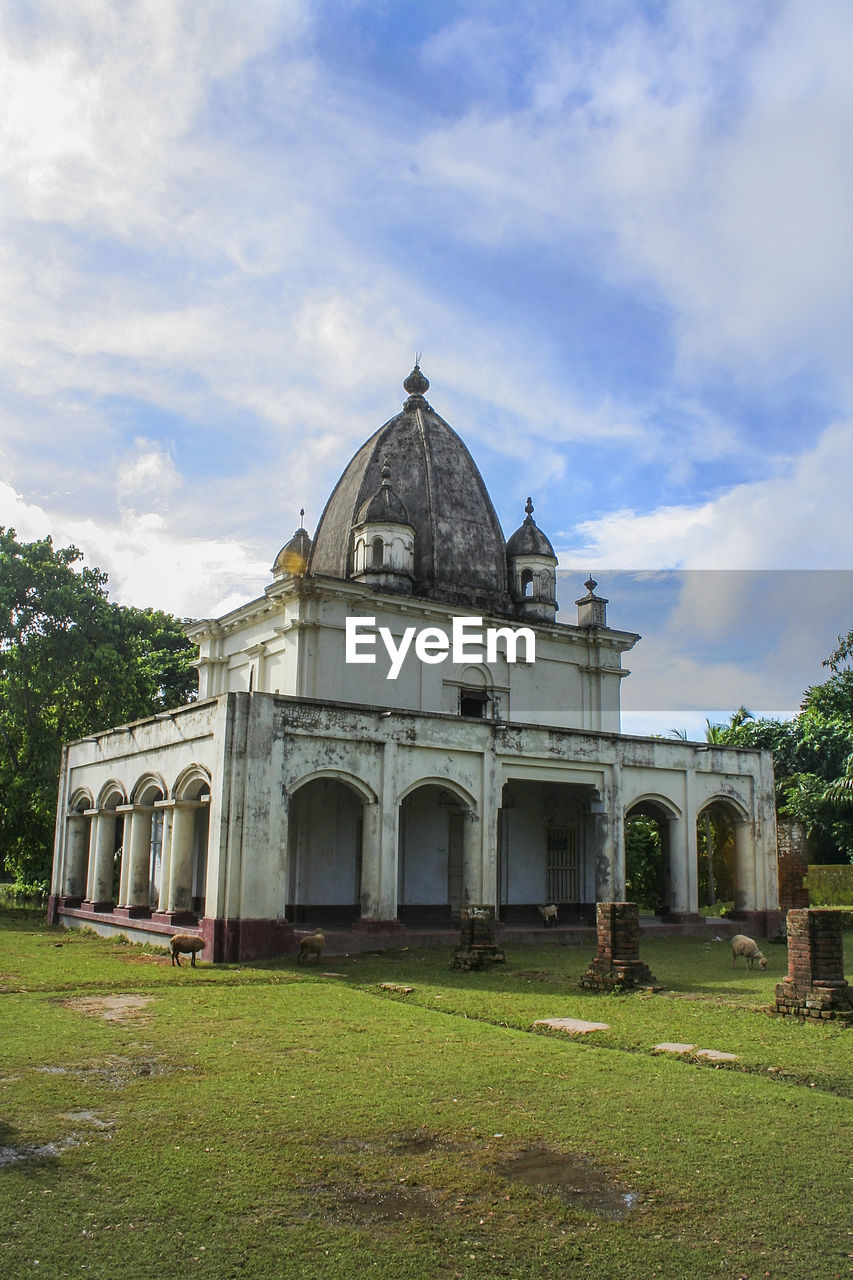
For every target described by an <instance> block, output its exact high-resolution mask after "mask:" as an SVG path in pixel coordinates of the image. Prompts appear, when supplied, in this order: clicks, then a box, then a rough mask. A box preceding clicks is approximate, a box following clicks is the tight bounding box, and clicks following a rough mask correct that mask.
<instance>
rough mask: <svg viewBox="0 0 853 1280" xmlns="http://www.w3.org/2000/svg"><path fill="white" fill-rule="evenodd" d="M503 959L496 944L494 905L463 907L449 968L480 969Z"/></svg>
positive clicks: (501, 961)
mask: <svg viewBox="0 0 853 1280" xmlns="http://www.w3.org/2000/svg"><path fill="white" fill-rule="evenodd" d="M505 959H506V957H505V956H504V953H503V951H501V949H500V947H499V946H498V945H497V940H496V921H495V909H494V907H463V908H462V918H461V928H460V938H459V946H458V947H457V948H456V950H455V951H454V953H453V960H452V961H451V964H450V967H451V969H462V970H468V969H482V967H483V965H484V964H487V963H488V964H503V962H504V960H505Z"/></svg>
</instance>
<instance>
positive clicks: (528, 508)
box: [524, 498, 533, 520]
mask: <svg viewBox="0 0 853 1280" xmlns="http://www.w3.org/2000/svg"><path fill="white" fill-rule="evenodd" d="M524 510H525V511H526V512H527V519H528V520H532V519H533V499H532V498H528V499H527V501H526V502H525V504H524Z"/></svg>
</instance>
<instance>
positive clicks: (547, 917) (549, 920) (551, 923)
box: [539, 902, 557, 929]
mask: <svg viewBox="0 0 853 1280" xmlns="http://www.w3.org/2000/svg"><path fill="white" fill-rule="evenodd" d="M539 914H540V916H541V917H542V919H543V920H544V921H545V928H546V929H553V928H554V927H555V925H556V923H557V907H556V905H555V904H554V903H553V902H552V903H551V905H550V906H548V907H540V908H539Z"/></svg>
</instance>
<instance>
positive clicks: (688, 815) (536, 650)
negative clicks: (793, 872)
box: [50, 366, 778, 960]
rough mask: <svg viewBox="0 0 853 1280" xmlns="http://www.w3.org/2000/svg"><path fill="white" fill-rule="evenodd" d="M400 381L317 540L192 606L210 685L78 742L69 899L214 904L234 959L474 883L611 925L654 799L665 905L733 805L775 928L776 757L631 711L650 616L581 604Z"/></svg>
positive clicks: (417, 916) (732, 816) (161, 911)
mask: <svg viewBox="0 0 853 1280" xmlns="http://www.w3.org/2000/svg"><path fill="white" fill-rule="evenodd" d="M403 385H404V389H405V391H406V393H407V395H406V399H405V402H404V405H403V408H402V411H401V412H400V413H399V414H397V415H396V416H395V417H394V418H392V419H391V420H390V421H389V422H387V423H385V425H384V426H382V427H381V428H380V429H379V430H378V431H377V432H375V433H374V434H373V435H372V436H371V437H370V439H368V440H367V441H366V443H365V444H364V445H363V446H362V447H361V449H359V451H358V452H357V453H356V455H355V456H354V458H353V459H352V460H351V461H350V463H349V464H348V466H347V467H346V468H345V470H344V472H343V474H342V475H341V478H340V480H339V481H338V484H337V485H336V487H335V489H334V491H333V493H332V495H331V497H330V498H329V500H328V502H327V504H326V507H325V510H324V512H323V514H322V516H321V519H320V521H319V524H318V526H317V529H316V531H315V534H314V537H313V538H311V537H310V536H309V534H308V532H307V530H306V529H305V528H303V527H301V526H300V528H299V529H298V530H297V531H296V532H295V534H294V535H293V537H292V538H290V540H289V541H288V542H287V543H286V544H285V546H284V547H282V549H281V551H280V552H279V554H278V556H277V557H276V559H275V563H274V565H273V568H272V571H271V581H270V583H269V585H268V586H267V588H266V590H265V591H264V594H263V595H262V596H261V597H260V598H259V599H255V600H252V601H250V602H248V603H247V604H246V605H244V606H242V607H241V608H239V609H235V610H233V611H232V612H230V613H228V614H226V615H225V616H223V617H220V618H216V619H207V620H204V621H201V622H198V623H196V624H195V625H194V626H192V627H191V628H190V630H189V635H190V637H191V639H193V640H194V641H195V642H196V644H197V645H198V649H199V657H198V667H199V699H198V701H197V702H194V703H192V704H191V705H189V706H187V707H183V708H180V709H178V710H176V711H172V712H169V713H166V714H162V715H158V716H155V717H151V718H150V719H147V720H143V721H139V722H137V723H135V724H131V725H124V726H120V727H118V728H115V729H111V730H108V731H106V732H104V733H99V734H95V735H92V736H91V737H89V738H86V739H83V740H82V741H78V742H73V743H69V744H68V745H67V746H66V748H65V750H64V754H63V761H62V773H61V779H60V790H59V804H58V810H57V825H56V845H55V859H54V873H53V884H52V893H51V900H50V916H51V919H53V920H59V921H62V922H63V923H65V924H66V925H69V926H73V925H83V924H85V925H87V926H89V927H93V928H96V929H97V930H98V931H99V932H101V933H105V934H109V933H113V932H121V933H124V934H126V935H127V936H129V937H136V938H139V939H140V940H148V941H163V939H164V935H166V936H167V935H168V934H169V933H170V932H173V931H175V930H177V929H179V928H180V929H182V930H186V929H188V928H189V929H193V928H195V929H197V930H198V931H199V932H201V933H203V934H204V936H205V938H206V939H207V940H208V943H209V948H208V950H207V951H206V953H205V954H206V955H207V956H208V957H209V958H211V957H212V958H213V959H216V960H236V959H251V958H256V957H261V956H265V955H276V954H284V953H287V952H288V951H290V950H291V949H292V948H293V946H294V945H295V944H294V938H293V931H294V927H296V928H304V927H307V926H314V925H322V926H324V927H326V928H330V927H331V928H337V929H343V930H348V931H351V945H350V948H348V949H355V948H356V947H357V945H358V940H359V938H362V939H368V938H369V939H370V942H369V945H371V946H375V945H377V938H383V939H385V941H384V942H383V944H382V945H393V944H394V940H398V941H399V942H400V945H404V939H405V938H406V937H407V936H414V931H419V930H428V929H430V928H433V929H434V928H440V927H443V926H447V925H450V924H451V923H452V922H453V921H454V920H455V919H458V916H459V912H460V909H461V907H462V906H463V905H466V904H485V905H494V906H495V908H496V910H497V913H498V916H499V918H500V919H502V920H504V921H506V922H507V923H512V922H514V921H515V922H524V921H528V922H532V921H534V920H537V919H538V906H539V905H540V904H545V903H556V904H558V906H559V908H560V916H561V920H564V921H571V920H575V921H578V922H583V921H591V920H592V918H593V917H594V911H595V903H596V902H598V901H612V900H618V899H622V898H624V896H625V891H626V884H625V876H626V868H625V824H626V822H627V821H629V820H630V819H631V818H632V817H636V816H639V815H642V816H644V817H648V818H650V819H653V820H654V821H655V822H656V824H657V827H658V829H659V831H660V833H661V838H660V843H661V849H662V860H661V869H660V890H659V902H658V903H657V908H658V910H659V913H660V914H661V915H662V916H666V917H667V918H669V919H670V920H671V921H686V922H690V921H691V920H694V919H695V918H696V913H697V911H698V907H699V899H700V867H699V855H698V844H697V819H698V818H699V816H700V815H701V814H702V813H703V812H708V811H709V810H710V809H711V808H712V807H713V808H714V809H715V810H716V811H720V810H721V809H722V810H723V811H724V812H725V813H726V815H727V817H728V820H729V822H730V826H731V829H732V832H733V838H732V839H733V867H732V872H731V876H732V886H733V895H734V903H735V907H736V909H737V910H738V911H739V912H740V914H741V918H742V919H744V920H747V921H749V922H750V924H751V926H752V927H754V928H757V929H759V930H760V929H761V928H762V927H763V926H765V925H766V922H767V920H768V913H770V915H773V914H774V913H776V912H777V910H778V887H777V857H776V828H775V806H774V794H773V772H772V762H771V758H770V756H769V754H768V753H764V752H758V751H751V750H744V749H738V748H726V747H718V746H709V745H707V744H697V743H685V742H680V741H670V740H661V739H655V738H640V737H630V736H626V735H622V734H621V733H620V713H619V706H620V685H621V681H622V680H623V679H624V678H625V676H626V675H627V674H628V672H627V671H626V670H625V668H624V667H623V665H622V657H623V654H625V653H627V652H628V651H630V650H631V649H632V647H633V646H634V645H635V644H636V642H637V641H638V639H639V637H638V636H637V635H636V634H634V633H630V632H625V631H619V630H614V629H612V628H610V627H609V626H608V625H607V601H606V600H605V599H604V598H603V597H601V596H599V595H598V594H596V588H597V584H596V583H595V582H594V581H593V580H592V579H589V580H588V581H587V582H586V583H585V584H584V586H585V592H581V593H580V594H579V595H578V597H577V599H576V600H575V601H574V605H573V613H572V621H571V622H567V621H564V620H563V615H558V602H557V596H556V587H557V575H556V570H557V558H556V556H555V554H554V550H553V547H552V545H551V543H550V541H549V539H548V538H547V536H546V535H545V534H544V533H543V532H542V530H540V529H539V528H538V526H537V524H536V522H535V520H534V514H533V504H532V502H531V501H530V500H529V499H528V502H527V506H526V508H525V515H524V519H523V521H522V523H521V524H520V526H519V528H518V529H517V530H516V531H515V532H514V533H513V534H512V535H511V536H510V537H509V539H506V540H505V538H504V535H503V532H502V530H501V526H500V523H499V521H498V518H497V515H496V513H495V510H494V507H493V505H492V502H491V500H490V498H489V494H488V491H487V490H486V486H485V484H484V482H483V479H482V477H481V475H480V473H479V471H478V469H477V467H476V465H475V463H474V461H473V459H472V457H471V455H470V453H469V452H468V450H467V448H466V446H465V444H464V443H463V441H462V440H461V439H460V437H459V436H458V435H457V434H456V432H455V431H453V429H452V428H451V427H450V426H449V425H448V424H447V423H446V422H445V421H444V420H443V419H442V418H441V417H440V416H439V415H438V414H437V413H436V412H435V410H434V409H433V408H432V407H431V405H430V404H429V403H428V401H427V400H426V392H427V390H428V389H429V383H428V382H427V380H426V378H425V377H424V375H423V374H422V373H421V371H420V369H419V368H418V366H415V369H414V370H413V371H412V373H411V374H410V375H409V377H408V378H407V379H406V381H405V382H404V384H403ZM578 589H579V590H580V588H578Z"/></svg>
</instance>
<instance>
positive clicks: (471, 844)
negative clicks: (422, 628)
mask: <svg viewBox="0 0 853 1280" xmlns="http://www.w3.org/2000/svg"><path fill="white" fill-rule="evenodd" d="M462 817H463V821H462V903H463V906H464V905H469V904H471V903H476V902H479V901H480V899H481V898H482V896H483V844H482V831H481V823H480V819H479V817H478V816H477V814H476V813H475V812H474V810H473V809H466V810H465V812H464V814H463V815H462Z"/></svg>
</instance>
